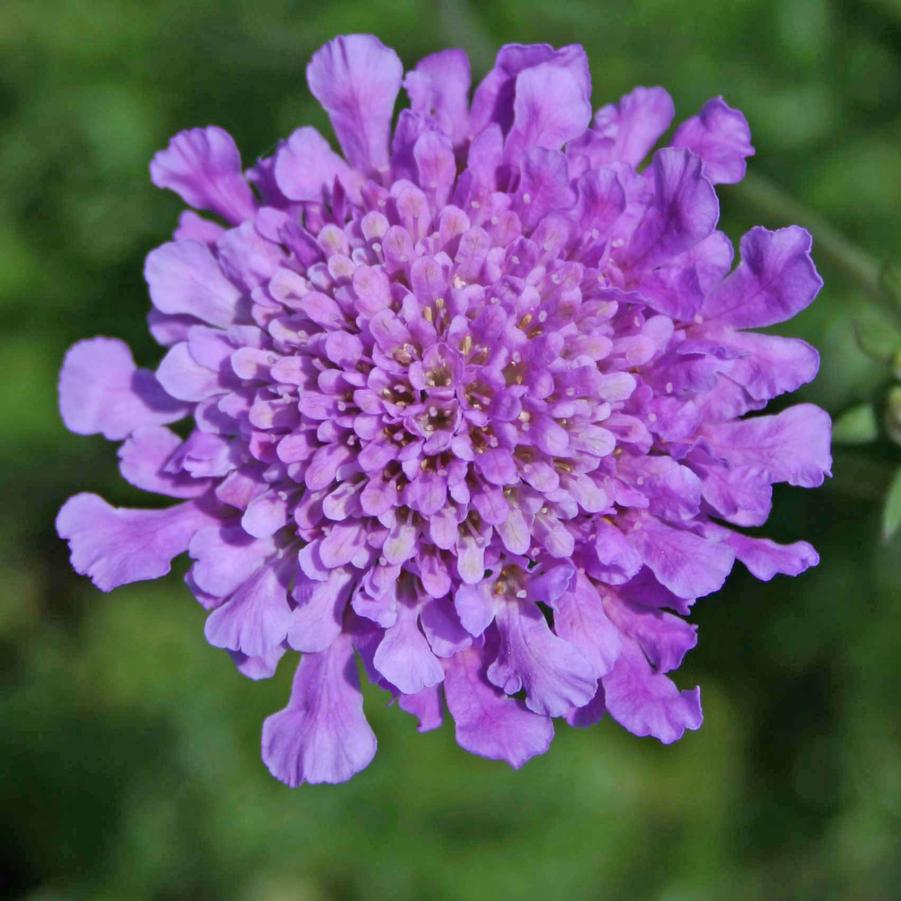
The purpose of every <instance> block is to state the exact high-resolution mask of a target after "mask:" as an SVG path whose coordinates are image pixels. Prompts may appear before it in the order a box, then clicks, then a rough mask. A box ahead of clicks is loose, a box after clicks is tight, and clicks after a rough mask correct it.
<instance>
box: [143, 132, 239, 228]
mask: <svg viewBox="0 0 901 901" xmlns="http://www.w3.org/2000/svg"><path fill="white" fill-rule="evenodd" d="M150 178H151V180H152V181H153V183H154V184H155V185H156V186H157V187H158V188H169V190H171V191H175V193H176V194H178V195H179V196H180V197H181V198H182V199H183V200H184V201H185V203H187V204H189V205H190V206H193V207H195V208H196V209H198V210H209V211H210V212H211V213H216V215H218V216H221V217H222V218H223V219H226V220H227V221H229V222H233V223H237V222H241V221H242V220H243V219H251V218H252V217H253V216H254V214H255V212H256V204H255V203H254V199H253V193H252V192H251V190H250V186H249V185H248V184H247V182H246V180H245V179H244V175H243V173H242V171H241V154H240V153H239V152H238V148H237V147H236V146H235V142H234V140H232V136H231V135H230V134H229V133H228V132H227V131H224V130H223V129H221V128H217V127H216V126H214V125H211V126H209V127H208V128H191V129H189V130H188V131H182V132H179V133H178V134H177V135H175V137H174V138H172V140H171V141H170V142H169V146H168V147H166V149H165V150H161V151H159V153H157V154H156V156H155V157H154V158H153V161H152V162H151V163H150Z"/></svg>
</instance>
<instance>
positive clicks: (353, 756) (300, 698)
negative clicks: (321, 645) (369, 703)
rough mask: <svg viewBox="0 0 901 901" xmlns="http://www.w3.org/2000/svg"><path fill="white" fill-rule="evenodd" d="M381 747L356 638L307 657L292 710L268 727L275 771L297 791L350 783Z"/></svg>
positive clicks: (266, 740)
mask: <svg viewBox="0 0 901 901" xmlns="http://www.w3.org/2000/svg"><path fill="white" fill-rule="evenodd" d="M376 744H377V743H376V738H375V734H374V733H373V731H372V729H371V728H370V726H369V723H368V722H366V717H365V715H364V714H363V695H362V694H361V692H360V681H359V677H358V675H357V669H356V665H355V663H354V652H353V645H352V643H351V639H350V636H348V635H342V636H341V637H340V638H339V639H338V640H337V641H335V642H334V643H333V644H332V645H331V647H329V648H328V650H326V651H322V652H321V653H319V654H304V656H303V657H302V658H301V661H300V665H299V666H298V667H297V673H296V674H295V676H294V684H293V686H292V688H291V700H290V701H289V702H288V706H287V707H286V708H285V709H284V710H281V711H279V712H278V713H275V714H273V715H272V716H270V717H267V718H266V721H265V722H264V723H263V762H264V763H265V764H266V766H267V767H268V768H269V772H270V773H272V775H273V776H275V777H276V779H279V780H281V781H282V782H284V783H286V784H287V785H289V786H291V788H296V787H297V786H298V785H302V784H303V783H304V782H309V783H313V784H316V783H321V782H328V783H337V782H346V781H347V780H348V779H350V777H351V776H353V775H354V774H355V773H358V772H359V771H360V770H362V769H365V768H366V767H367V766H368V765H369V764H370V762H371V761H372V758H373V757H374V756H375V752H376Z"/></svg>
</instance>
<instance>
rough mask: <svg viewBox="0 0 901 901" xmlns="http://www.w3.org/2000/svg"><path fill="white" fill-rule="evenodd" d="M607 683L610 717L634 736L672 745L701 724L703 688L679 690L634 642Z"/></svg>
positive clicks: (606, 701) (607, 678)
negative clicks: (655, 669)
mask: <svg viewBox="0 0 901 901" xmlns="http://www.w3.org/2000/svg"><path fill="white" fill-rule="evenodd" d="M603 682H604V696H605V703H606V705H607V710H608V711H609V712H610V716H612V717H613V719H615V720H616V721H617V722H618V723H619V724H620V725H621V726H624V727H625V728H626V729H628V730H629V731H630V732H631V733H632V734H633V735H639V736H645V735H652V736H653V737H654V738H656V739H658V740H659V741H661V742H663V744H665V745H668V744H672V743H673V742H674V741H678V740H679V739H680V738H682V736H683V735H684V734H685V730H686V729H699V728H700V726H701V720H702V719H703V717H702V715H701V690H700V689H699V688H695V689H692V690H690V691H679V689H678V688H676V686H675V685H674V684H673V683H672V681H671V680H670V679H668V678H667V677H666V676H663V675H660V674H659V673H655V672H653V670H652V669H651V667H650V664H649V663H648V662H647V660H645V658H644V655H643V654H642V653H641V651H640V650H639V649H638V647H637V646H636V645H634V644H630V645H627V646H626V649H625V651H624V653H623V654H621V655H620V657H619V659H618V660H617V662H616V666H614V668H613V671H612V672H611V673H610V674H609V675H607V676H605V677H604V679H603Z"/></svg>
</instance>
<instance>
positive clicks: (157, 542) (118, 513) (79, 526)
mask: <svg viewBox="0 0 901 901" xmlns="http://www.w3.org/2000/svg"><path fill="white" fill-rule="evenodd" d="M215 521H216V519H215V517H214V516H212V515H211V514H210V513H209V512H208V511H207V510H206V509H205V508H203V507H201V506H199V505H198V503H197V502H196V501H187V502H185V503H183V504H176V505H175V506H174V507H169V508H167V509H165V510H129V509H126V508H123V507H111V506H110V505H109V504H108V503H107V502H106V501H105V500H103V498H101V497H98V496H97V495H96V494H76V495H75V496H74V497H70V498H69V500H67V501H66V503H65V504H63V506H62V509H61V510H60V511H59V515H58V516H57V517H56V531H57V532H58V534H59V536H60V538H64V539H66V541H68V542H69V548H70V550H71V561H72V567H73V568H74V569H75V571H76V572H77V573H80V574H81V575H86V576H90V578H91V581H92V582H93V583H94V584H95V585H96V586H97V587H98V588H99V589H100V590H101V591H111V590H112V589H113V588H118V587H119V586H120V585H126V584H128V583H129V582H140V581H143V580H145V579H158V578H159V577H160V576H164V575H166V573H167V572H169V568H170V567H171V565H172V560H173V559H174V558H175V557H177V556H178V555H179V554H182V553H184V552H185V551H186V550H187V549H188V545H189V543H190V541H191V539H192V538H193V536H194V534H195V533H196V532H197V530H198V529H201V528H203V527H204V526H207V525H211V524H212V523H214V522H215Z"/></svg>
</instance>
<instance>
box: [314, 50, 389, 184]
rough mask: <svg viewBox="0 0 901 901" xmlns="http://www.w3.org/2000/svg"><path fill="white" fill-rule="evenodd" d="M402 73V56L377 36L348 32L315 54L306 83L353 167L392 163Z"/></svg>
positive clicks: (382, 166)
mask: <svg viewBox="0 0 901 901" xmlns="http://www.w3.org/2000/svg"><path fill="white" fill-rule="evenodd" d="M402 77H403V66H402V65H401V61H400V59H399V58H398V56H397V54H396V53H395V52H394V51H393V50H389V49H388V48H387V47H386V46H385V45H384V44H382V42H381V41H379V40H378V38H375V37H373V36H372V35H368V34H350V35H344V36H343V37H338V38H335V39H334V40H333V41H329V42H328V43H327V44H326V45H325V46H324V47H321V48H320V49H319V50H317V51H316V53H314V54H313V58H312V59H311V60H310V64H309V65H308V66H307V83H308V84H309V86H310V91H311V92H312V93H313V96H314V97H315V98H316V99H317V100H318V101H319V102H320V103H321V104H322V106H323V107H324V108H325V111H326V112H327V113H328V115H329V118H330V119H331V121H332V127H333V128H334V129H335V134H336V135H337V136H338V141H339V143H340V144H341V148H342V149H343V150H344V155H345V156H346V157H347V161H348V162H349V163H350V164H351V165H352V166H356V167H358V168H360V169H363V170H368V169H383V168H385V167H386V166H387V165H388V131H389V128H390V125H391V114H392V112H393V111H394V101H395V99H396V98H397V93H398V91H399V90H400V84H401V79H402Z"/></svg>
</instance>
